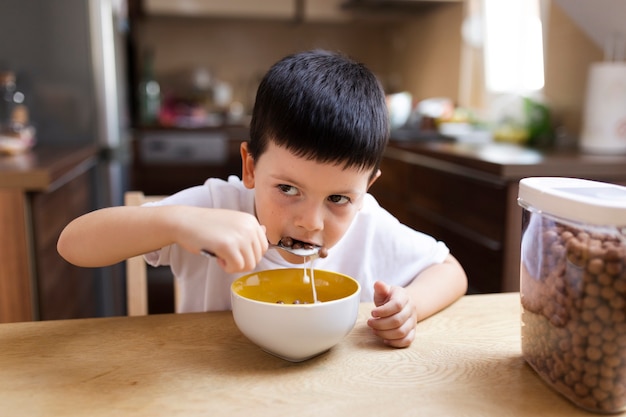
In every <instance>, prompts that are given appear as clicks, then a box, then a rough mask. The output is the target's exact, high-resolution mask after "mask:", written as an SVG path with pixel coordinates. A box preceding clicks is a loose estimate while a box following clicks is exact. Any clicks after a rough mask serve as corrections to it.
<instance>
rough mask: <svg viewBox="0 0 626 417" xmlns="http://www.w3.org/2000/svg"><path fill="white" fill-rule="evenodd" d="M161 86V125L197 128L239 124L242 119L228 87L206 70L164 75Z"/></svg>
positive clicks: (238, 107)
mask: <svg viewBox="0 0 626 417" xmlns="http://www.w3.org/2000/svg"><path fill="white" fill-rule="evenodd" d="M162 85H163V97H164V99H163V105H162V107H161V112H160V114H159V123H160V124H161V125H162V126H168V127H184V128H201V127H209V126H219V125H222V124H224V123H227V122H234V121H240V120H241V119H242V117H243V115H242V114H241V113H242V108H241V106H239V105H237V104H234V103H233V91H232V87H231V85H230V84H228V83H226V82H224V81H222V80H219V79H217V78H216V77H215V76H214V75H213V73H211V71H210V70H208V69H207V68H202V67H200V68H194V69H189V70H183V71H178V72H176V73H172V74H170V75H168V76H164V77H162Z"/></svg>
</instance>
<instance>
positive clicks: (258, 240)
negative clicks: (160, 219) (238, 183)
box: [175, 207, 268, 273]
mask: <svg viewBox="0 0 626 417" xmlns="http://www.w3.org/2000/svg"><path fill="white" fill-rule="evenodd" d="M179 209H180V210H182V211H183V212H180V213H178V216H177V220H176V221H175V224H176V226H175V227H176V229H177V231H176V241H177V242H178V243H179V244H180V245H181V246H182V247H183V248H185V249H186V250H187V251H189V252H191V253H199V252H200V251H201V250H206V251H208V252H211V253H212V254H214V255H215V256H216V257H217V262H218V263H219V265H220V266H221V267H222V268H223V269H224V271H226V272H228V273H234V272H246V271H250V270H252V269H254V267H255V266H256V265H257V264H258V263H259V261H260V260H261V258H262V257H263V254H264V253H265V252H267V249H268V242H267V236H266V235H265V226H261V225H260V224H259V222H258V220H257V219H256V217H254V216H253V215H251V214H248V213H244V212H240V211H233V210H221V209H204V208H198V207H179Z"/></svg>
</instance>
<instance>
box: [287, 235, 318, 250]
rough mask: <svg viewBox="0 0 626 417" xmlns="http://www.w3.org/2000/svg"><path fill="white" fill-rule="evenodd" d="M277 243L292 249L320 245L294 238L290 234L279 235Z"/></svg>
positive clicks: (310, 247)
mask: <svg viewBox="0 0 626 417" xmlns="http://www.w3.org/2000/svg"><path fill="white" fill-rule="evenodd" d="M278 243H279V244H282V245H283V246H287V247H289V248H293V249H312V248H314V247H316V246H321V245H317V244H315V243H311V242H305V241H303V240H298V239H294V238H292V237H290V236H284V237H281V238H280V240H279V241H278Z"/></svg>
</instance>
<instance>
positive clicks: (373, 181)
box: [367, 169, 383, 190]
mask: <svg viewBox="0 0 626 417" xmlns="http://www.w3.org/2000/svg"><path fill="white" fill-rule="evenodd" d="M382 173H383V172H382V171H381V170H380V169H377V170H376V173H375V174H374V175H373V176H372V179H371V180H370V182H369V184H367V189H368V190H369V189H370V187H371V186H372V184H374V183H375V182H376V180H377V179H378V178H380V176H381V175H382Z"/></svg>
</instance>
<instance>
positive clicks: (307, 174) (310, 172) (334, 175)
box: [259, 141, 371, 188]
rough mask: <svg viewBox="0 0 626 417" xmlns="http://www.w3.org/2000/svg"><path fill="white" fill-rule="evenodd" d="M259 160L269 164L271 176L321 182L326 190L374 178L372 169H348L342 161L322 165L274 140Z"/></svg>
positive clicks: (358, 183) (295, 180)
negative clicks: (277, 143)
mask: <svg viewBox="0 0 626 417" xmlns="http://www.w3.org/2000/svg"><path fill="white" fill-rule="evenodd" d="M264 156H265V158H264ZM259 159H260V160H262V159H266V160H267V161H268V164H267V166H268V168H269V169H270V175H280V176H282V177H283V178H285V179H291V180H292V181H294V182H311V181H312V182H316V183H318V182H321V183H324V184H325V185H326V188H341V187H342V186H344V187H345V186H349V187H354V186H356V185H361V183H362V182H363V181H365V183H367V180H368V179H369V177H370V175H371V170H370V169H362V168H360V167H356V166H353V167H348V168H346V167H345V165H344V164H343V163H342V162H338V163H337V162H319V161H316V160H314V159H310V158H308V157H303V156H299V155H297V154H296V153H294V152H292V151H290V150H289V149H287V148H285V147H283V146H279V145H276V144H275V143H272V142H271V141H270V143H268V147H267V149H266V151H265V152H264V153H263V155H261V157H260V158H259ZM259 162H260V161H259Z"/></svg>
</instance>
